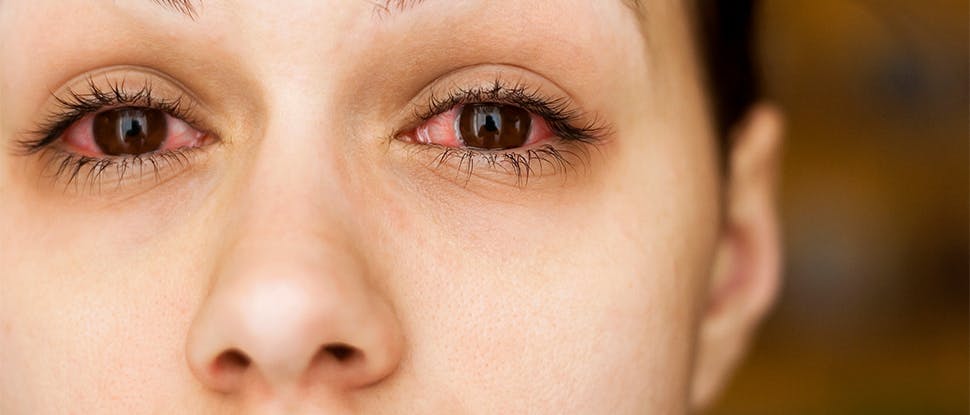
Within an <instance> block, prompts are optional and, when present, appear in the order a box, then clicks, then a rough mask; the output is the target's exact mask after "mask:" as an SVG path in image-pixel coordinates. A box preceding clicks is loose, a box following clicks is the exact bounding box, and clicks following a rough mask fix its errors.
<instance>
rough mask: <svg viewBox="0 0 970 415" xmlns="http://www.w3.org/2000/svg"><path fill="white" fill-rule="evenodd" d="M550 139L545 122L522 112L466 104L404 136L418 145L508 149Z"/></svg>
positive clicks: (496, 106) (510, 108) (487, 104)
mask: <svg viewBox="0 0 970 415" xmlns="http://www.w3.org/2000/svg"><path fill="white" fill-rule="evenodd" d="M552 136H553V134H552V132H551V131H550V129H549V127H548V126H547V125H546V123H545V121H544V120H543V119H542V118H541V117H538V116H536V115H534V114H532V113H530V112H529V111H526V110H525V109H522V108H519V107H516V106H512V105H505V104H493V103H482V104H466V105H462V106H459V107H455V108H454V109H452V110H450V111H446V112H444V113H441V114H438V115H436V116H434V117H433V118H431V119H430V120H428V121H427V122H425V123H424V124H423V125H421V126H420V127H418V128H416V129H415V130H414V131H413V132H412V133H410V134H408V135H407V136H406V137H407V138H408V140H409V141H411V142H415V143H420V144H436V145H440V146H444V147H454V148H462V147H463V148H475V149H482V150H509V149H514V148H519V147H525V146H532V145H535V144H538V143H541V142H543V141H546V140H548V139H549V138H551V137H552Z"/></svg>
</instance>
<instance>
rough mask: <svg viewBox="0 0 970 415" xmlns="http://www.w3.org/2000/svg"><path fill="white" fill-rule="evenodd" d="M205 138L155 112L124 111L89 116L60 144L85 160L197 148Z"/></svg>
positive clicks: (176, 120) (156, 110)
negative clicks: (85, 158) (86, 158)
mask: <svg viewBox="0 0 970 415" xmlns="http://www.w3.org/2000/svg"><path fill="white" fill-rule="evenodd" d="M205 137H206V134H205V133H203V132H201V131H199V130H196V129H195V128H193V127H192V126H190V125H189V124H188V123H186V122H185V121H183V120H181V119H178V118H176V117H173V116H171V115H169V114H168V113H166V112H164V111H162V110H158V109H152V108H142V107H124V108H114V109H108V110H104V111H101V112H98V113H95V114H88V115H86V116H84V117H83V118H81V119H80V120H78V121H77V122H75V123H74V124H73V125H71V126H70V127H68V128H67V130H65V131H64V135H63V136H62V138H61V140H62V141H63V143H64V144H65V145H66V146H68V147H70V150H71V151H73V152H76V153H78V154H80V155H83V156H88V157H104V156H125V155H129V156H138V155H144V154H149V153H154V152H157V151H164V150H176V149H180V148H186V147H198V146H201V145H202V144H204V140H205Z"/></svg>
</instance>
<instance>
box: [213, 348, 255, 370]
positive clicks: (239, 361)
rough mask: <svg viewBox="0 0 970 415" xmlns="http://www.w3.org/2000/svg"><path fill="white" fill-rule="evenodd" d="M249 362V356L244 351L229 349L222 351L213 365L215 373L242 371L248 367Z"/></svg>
mask: <svg viewBox="0 0 970 415" xmlns="http://www.w3.org/2000/svg"><path fill="white" fill-rule="evenodd" d="M249 363H250V359H249V356H246V354H245V353H243V352H241V351H239V350H237V349H229V350H226V351H224V352H222V353H221V354H220V355H219V357H217V358H216V360H215V363H214V364H213V365H214V368H215V370H216V372H217V373H225V372H243V371H245V370H246V368H247V367H249Z"/></svg>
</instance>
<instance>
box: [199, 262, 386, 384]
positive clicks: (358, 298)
mask: <svg viewBox="0 0 970 415" xmlns="http://www.w3.org/2000/svg"><path fill="white" fill-rule="evenodd" d="M294 247H302V249H300V248H294ZM332 251H333V250H327V249H325V248H323V247H321V246H320V244H319V243H317V244H311V243H304V244H287V245H286V249H280V247H275V248H274V247H267V246H266V244H261V243H255V244H250V247H248V248H237V249H235V250H233V253H232V256H231V258H230V259H228V260H225V261H222V263H223V267H222V269H220V270H219V271H218V272H217V275H216V278H215V282H214V285H213V288H212V290H211V291H210V294H209V295H208V297H207V298H206V300H205V302H204V303H203V305H202V307H201V308H200V310H199V312H198V313H197V315H196V317H195V320H194V321H193V323H192V327H191V328H190V331H189V336H188V345H187V356H188V360H189V366H190V368H191V370H192V372H193V373H194V374H195V376H196V377H197V378H198V379H199V380H200V381H201V382H202V383H203V384H204V385H206V386H207V387H209V388H211V389H213V390H216V391H219V392H223V393H243V392H245V391H246V390H248V389H253V388H268V389H269V390H278V389H284V388H289V387H296V388H300V387H326V388H330V389H335V390H348V389H355V388H363V387H365V386H368V385H372V384H375V383H378V382H380V381H381V380H382V379H384V378H386V377H388V376H389V375H390V374H391V373H393V372H394V370H395V368H396V367H397V366H398V363H399V361H400V357H401V354H402V335H401V331H400V327H399V323H398V321H397V319H396V317H395V314H394V312H393V310H392V308H391V307H390V305H389V304H388V302H386V301H385V300H384V297H382V296H381V295H380V294H379V293H377V292H375V291H374V290H373V289H371V287H370V286H369V285H368V284H367V278H366V271H365V270H363V268H362V267H361V266H360V264H359V261H355V260H354V256H353V255H351V254H348V253H346V252H332Z"/></svg>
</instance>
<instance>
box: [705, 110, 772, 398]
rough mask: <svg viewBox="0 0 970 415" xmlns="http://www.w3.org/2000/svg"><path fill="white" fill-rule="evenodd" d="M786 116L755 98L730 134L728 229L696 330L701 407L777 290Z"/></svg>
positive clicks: (722, 379)
mask: <svg viewBox="0 0 970 415" xmlns="http://www.w3.org/2000/svg"><path fill="white" fill-rule="evenodd" d="M781 119H782V117H781V114H780V113H779V111H778V110H777V109H775V108H774V107H772V106H770V105H766V104H759V105H756V106H754V107H753V108H752V109H751V111H750V112H749V114H748V117H747V118H746V120H745V121H744V122H743V123H742V124H741V125H739V127H738V128H737V129H736V130H735V132H734V134H733V135H734V136H733V137H732V138H733V145H732V147H731V149H730V166H729V170H728V171H729V173H728V177H727V180H726V182H725V183H726V194H725V205H724V209H725V215H724V223H723V229H722V231H721V237H720V241H719V242H718V247H717V252H716V254H715V259H714V265H713V267H712V271H711V277H710V282H709V285H708V297H707V306H706V309H705V310H704V311H703V314H702V317H701V321H700V325H699V332H698V347H697V353H696V356H695V365H694V377H693V384H692V389H691V400H692V402H691V404H692V406H693V407H694V408H697V409H699V408H703V407H704V406H706V405H707V404H709V403H710V402H711V401H712V400H713V398H714V397H715V395H716V394H717V393H718V391H719V390H720V389H721V387H722V386H723V384H724V383H725V381H726V379H727V378H728V377H729V376H730V374H731V371H732V370H733V368H734V366H735V365H736V364H737V363H738V362H739V361H740V359H741V357H742V356H743V355H744V352H745V349H746V348H747V345H748V342H749V340H750V338H751V335H752V333H753V332H754V330H755V328H756V327H757V326H758V323H759V322H760V321H761V320H762V318H763V317H764V316H765V314H766V313H767V312H768V310H769V309H770V307H771V305H772V304H773V303H774V300H775V298H776V296H777V292H778V288H779V285H780V275H779V272H780V271H779V269H780V263H781V248H780V240H779V233H780V232H779V226H778V219H777V211H776V193H777V191H776V188H777V180H778V167H779V161H780V153H781V142H782V134H783V133H782V131H783V127H782V120H781Z"/></svg>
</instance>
